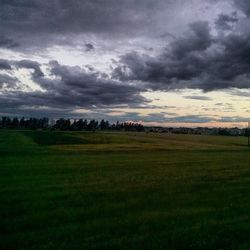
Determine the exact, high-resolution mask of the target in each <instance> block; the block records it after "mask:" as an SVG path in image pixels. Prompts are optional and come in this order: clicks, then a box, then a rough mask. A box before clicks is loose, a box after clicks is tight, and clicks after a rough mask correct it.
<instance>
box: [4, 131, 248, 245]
mask: <svg viewBox="0 0 250 250" xmlns="http://www.w3.org/2000/svg"><path fill="white" fill-rule="evenodd" d="M244 144H245V139H244V138H237V137H236V138H233V137H216V136H215V137H213V136H189V135H186V136H182V135H162V134H160V135H159V134H149V135H147V134H144V133H141V134H135V133H128V134H126V133H84V132H83V133H70V132H69V133H65V132H21V131H20V132H17V131H8V132H7V131H0V200H1V203H0V218H1V221H0V249H3V250H5V249H11V250H14V249H115V248H116V249H249V248H250V239H249V233H250V214H249V210H250V196H249V192H250V168H249V167H250V164H249V162H250V161H249V160H250V152H249V149H248V148H246V147H245V145H244Z"/></svg>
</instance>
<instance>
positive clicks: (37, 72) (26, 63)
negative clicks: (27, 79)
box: [16, 60, 44, 78]
mask: <svg viewBox="0 0 250 250" xmlns="http://www.w3.org/2000/svg"><path fill="white" fill-rule="evenodd" d="M16 65H17V66H18V67H19V68H26V69H33V70H34V72H33V74H32V75H33V77H34V78H37V77H42V76H44V74H43V72H42V71H41V68H40V64H39V63H38V62H35V61H31V60H21V61H18V62H16Z"/></svg>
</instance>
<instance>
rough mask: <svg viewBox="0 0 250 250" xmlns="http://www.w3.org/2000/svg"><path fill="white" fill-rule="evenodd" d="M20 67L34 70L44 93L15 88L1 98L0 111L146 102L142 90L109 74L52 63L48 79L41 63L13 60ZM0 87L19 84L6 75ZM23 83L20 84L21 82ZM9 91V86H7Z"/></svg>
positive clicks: (35, 78) (0, 80)
mask: <svg viewBox="0 0 250 250" xmlns="http://www.w3.org/2000/svg"><path fill="white" fill-rule="evenodd" d="M12 64H13V65H16V66H17V67H18V68H28V69H33V73H32V80H33V81H34V82H35V83H36V84H38V85H39V86H40V88H41V89H42V90H37V91H34V90H33V91H28V92H27V91H23V90H22V89H18V90H17V89H14V88H13V89H12V90H11V91H3V93H2V95H0V108H1V109H4V108H21V107H23V106H27V107H34V108H35V107H48V108H52V109H53V108H59V109H68V108H70V109H76V108H97V107H99V108H100V107H107V106H109V107H112V106H115V105H129V104H131V105H135V104H138V105H140V104H143V103H145V102H146V101H147V100H146V99H145V98H143V97H142V96H141V95H140V92H141V91H142V90H141V89H140V88H138V87H135V86H131V85H127V84H123V83H121V82H119V81H116V80H111V79H110V78H109V77H108V76H107V75H106V74H103V73H100V72H97V71H94V70H92V71H89V70H88V69H84V68H81V67H78V66H76V67H70V66H64V65H60V64H59V63H58V62H57V61H51V62H50V63H49V65H47V67H48V68H49V70H50V75H49V76H45V75H44V73H43V72H42V71H41V69H40V64H39V63H37V62H34V61H28V60H25V61H24V60H21V61H12ZM0 84H1V85H0V86H3V84H5V85H8V87H10V86H11V85H17V84H18V80H17V79H16V78H13V77H10V76H8V75H6V74H2V75H0ZM19 84H20V83H19ZM5 89H6V86H5Z"/></svg>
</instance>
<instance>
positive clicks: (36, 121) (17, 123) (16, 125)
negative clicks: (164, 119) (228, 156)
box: [0, 116, 144, 132]
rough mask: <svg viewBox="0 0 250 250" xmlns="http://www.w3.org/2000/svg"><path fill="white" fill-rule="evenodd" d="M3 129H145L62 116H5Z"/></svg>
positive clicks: (140, 125) (104, 121) (140, 126)
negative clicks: (55, 118) (51, 118)
mask: <svg viewBox="0 0 250 250" xmlns="http://www.w3.org/2000/svg"><path fill="white" fill-rule="evenodd" d="M0 128H1V129H52V130H70V131H83V130H86V131H96V130H117V131H138V132H141V131H144V127H143V125H142V124H140V123H134V122H119V121H117V122H116V123H110V122H109V121H107V120H101V121H100V122H99V121H97V120H94V119H93V120H89V121H88V120H87V119H85V120H84V119H78V120H70V119H64V118H60V119H57V120H52V121H50V120H49V119H48V118H46V117H44V118H28V119H27V118H24V117H22V118H21V119H19V118H16V117H15V118H10V117H7V116H4V117H2V118H1V119H0Z"/></svg>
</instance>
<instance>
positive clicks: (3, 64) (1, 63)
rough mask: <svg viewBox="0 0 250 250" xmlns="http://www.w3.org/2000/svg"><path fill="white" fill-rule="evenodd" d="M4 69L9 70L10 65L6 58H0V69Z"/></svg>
mask: <svg viewBox="0 0 250 250" xmlns="http://www.w3.org/2000/svg"><path fill="white" fill-rule="evenodd" d="M1 69H5V70H10V69H11V66H10V63H9V61H8V60H4V59H0V70H1Z"/></svg>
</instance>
